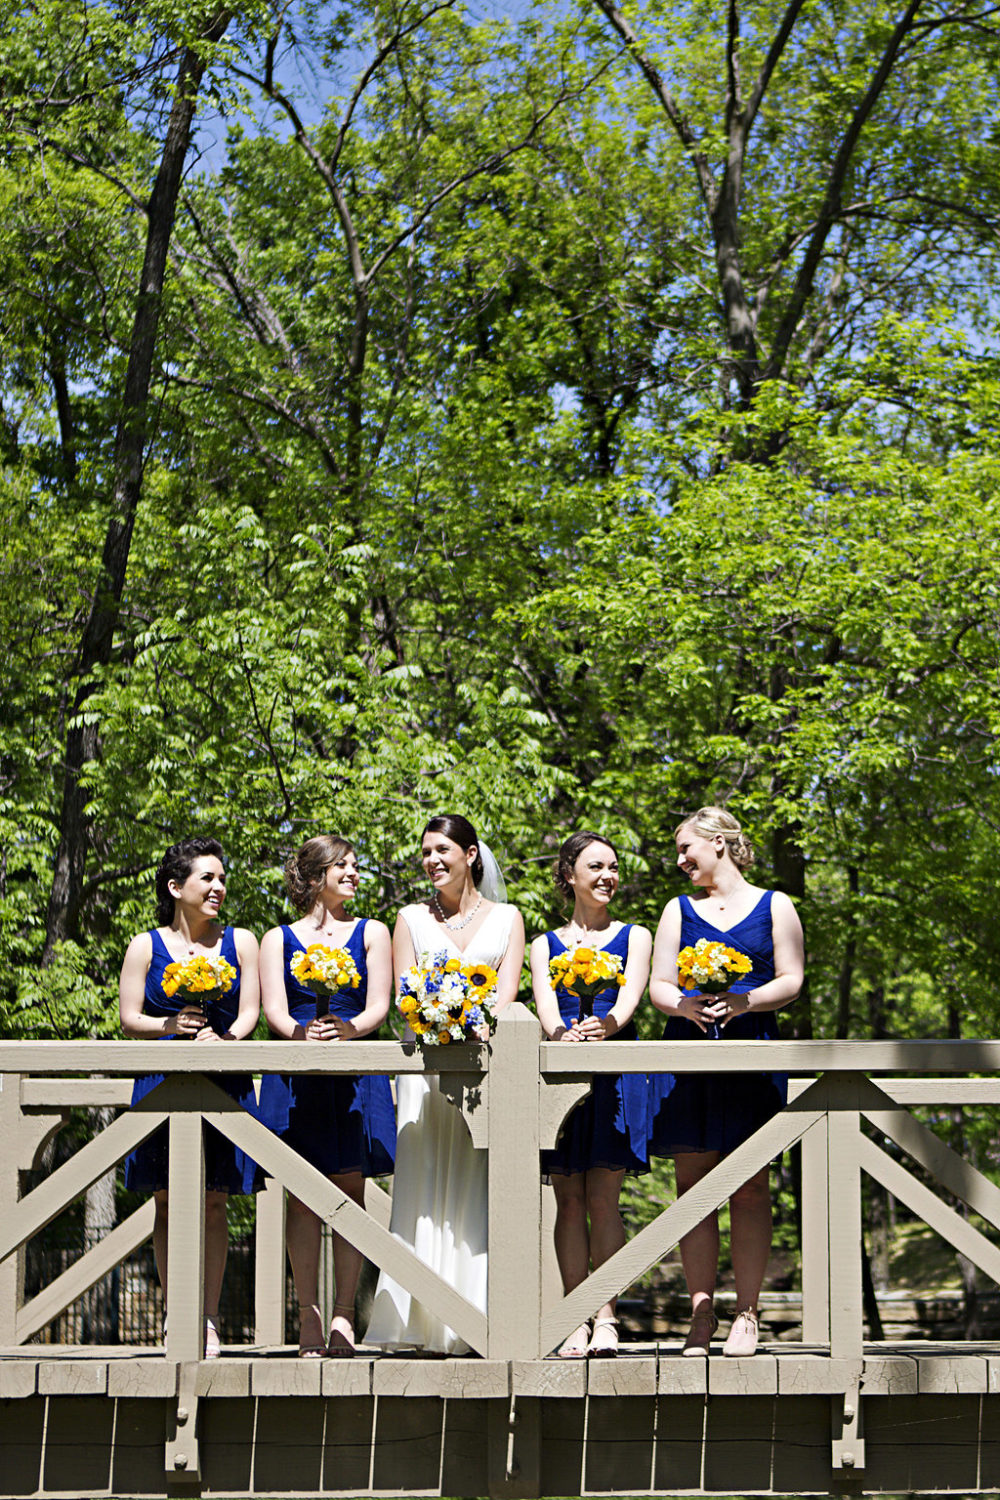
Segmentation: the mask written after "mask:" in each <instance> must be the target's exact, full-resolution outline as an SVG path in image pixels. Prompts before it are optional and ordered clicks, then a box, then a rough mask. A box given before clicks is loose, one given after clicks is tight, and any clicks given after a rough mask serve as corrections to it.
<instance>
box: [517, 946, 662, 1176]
mask: <svg viewBox="0 0 1000 1500" xmlns="http://www.w3.org/2000/svg"><path fill="white" fill-rule="evenodd" d="M631 930H632V928H631V924H629V923H626V924H625V925H624V926H623V927H622V928H621V929H620V930H619V931H618V932H616V933H615V935H614V937H613V938H612V939H611V941H610V942H609V943H605V945H604V948H603V950H602V951H603V952H605V953H614V954H616V955H617V956H618V957H619V958H620V959H621V961H622V968H624V967H625V963H626V960H627V958H628V941H629V933H630V932H631ZM545 936H546V938H547V940H548V945H549V958H550V959H552V958H555V957H556V956H557V955H558V954H560V953H565V952H566V951H567V949H566V944H565V943H564V942H563V941H562V939H561V938H559V937H557V936H556V934H555V933H554V932H547V933H546V934H545ZM617 998H618V985H617V984H611V985H609V986H608V988H607V989H606V990H601V992H600V994H599V995H597V996H596V997H595V999H594V1015H595V1016H601V1017H603V1016H606V1015H607V1014H608V1011H609V1010H610V1009H611V1007H612V1006H613V1005H614V1003H615V1001H616V1000H617ZM556 999H557V1000H558V1002H559V1014H560V1015H561V1016H562V1019H563V1022H564V1024H565V1025H567V1026H568V1025H570V1023H571V1022H573V1021H575V1020H576V1018H577V1016H578V1015H579V1009H580V1001H579V999H578V997H577V996H576V995H572V994H570V992H569V990H565V989H563V988H562V987H561V986H560V987H559V988H558V989H557V990H556ZM619 1039H620V1040H621V1041H623V1042H634V1041H635V1039H636V1029H635V1022H634V1021H630V1022H629V1023H628V1025H627V1026H624V1027H623V1028H622V1029H621V1031H617V1032H616V1033H615V1035H614V1036H613V1037H612V1038H610V1040H612V1041H618V1040H619ZM648 1110H649V1106H648V1092H647V1085H646V1075H645V1073H617V1074H615V1073H595V1074H594V1084H593V1090H592V1092H591V1094H590V1096H589V1098H587V1099H582V1100H581V1101H580V1103H579V1104H578V1105H577V1106H576V1108H575V1109H574V1110H573V1112H572V1113H571V1114H570V1116H569V1117H568V1119H567V1120H566V1122H565V1124H564V1125H563V1128H562V1133H561V1134H560V1136H559V1140H558V1142H557V1143H556V1146H555V1149H554V1150H551V1151H543V1152H542V1153H541V1158H542V1171H543V1172H544V1173H545V1174H546V1175H547V1176H568V1175H569V1174H570V1173H573V1172H586V1171H589V1169H590V1168H591V1167H607V1168H609V1169H610V1170H611V1171H621V1170H622V1169H624V1170H625V1171H627V1172H646V1171H648V1169H649V1161H648V1156H647V1150H646V1143H647V1140H648V1137H649V1112H648Z"/></svg>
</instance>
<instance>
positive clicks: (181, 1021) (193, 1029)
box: [174, 1005, 215, 1042]
mask: <svg viewBox="0 0 1000 1500" xmlns="http://www.w3.org/2000/svg"><path fill="white" fill-rule="evenodd" d="M174 1020H175V1023H176V1027H177V1029H176V1031H175V1032H174V1035H175V1036H180V1037H183V1038H184V1040H185V1041H186V1042H204V1041H212V1040H214V1039H215V1032H214V1031H213V1030H212V1028H211V1026H209V1024H208V1017H207V1016H206V1015H205V1012H204V1011H203V1010H201V1009H200V1008H199V1007H198V1006H197V1005H185V1006H183V1007H182V1008H181V1009H180V1010H179V1011H178V1012H177V1015H176V1016H175V1017H174Z"/></svg>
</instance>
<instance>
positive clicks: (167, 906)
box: [118, 838, 260, 1359]
mask: <svg viewBox="0 0 1000 1500" xmlns="http://www.w3.org/2000/svg"><path fill="white" fill-rule="evenodd" d="M225 895H226V872H225V868H224V866H223V863H222V845H221V844H220V843H219V842H218V841H217V840H216V839H208V838H194V839H185V840H183V841H182V842H181V843H179V844H172V845H171V846H170V848H169V849H168V850H167V852H166V853H165V854H164V856H163V858H162V860H161V861H160V866H159V869H158V870H157V872H156V901H157V905H156V917H157V921H158V923H159V926H157V927H154V928H151V929H150V930H149V931H148V932H140V933H138V934H137V935H136V936H135V937H134V938H133V939H132V941H131V942H130V943H129V945H128V949H127V951H126V954H125V961H124V963H123V964H122V972H121V980H120V983H119V1001H118V1008H119V1013H120V1015H121V1022H122V1030H123V1031H124V1032H125V1035H126V1036H130V1037H139V1038H140V1039H142V1040H144V1041H150V1040H156V1039H158V1038H161V1037H165V1038H168V1039H170V1038H174V1039H182V1040H184V1041H195V1042H205V1041H215V1040H217V1039H218V1038H219V1037H220V1036H222V1037H225V1038H227V1039H229V1040H234V1041H241V1040H243V1039H244V1038H246V1037H248V1036H249V1035H250V1034H251V1032H252V1031H253V1029H254V1027H255V1026H256V1024H257V1017H258V1015H259V1013H260V1004H259V990H258V979H257V939H256V938H255V937H254V935H253V933H252V932H248V931H247V930H246V929H245V928H243V927H224V926H222V924H221V922H220V921H219V912H220V909H221V907H222V903H223V901H224V900H225ZM189 958H223V959H225V960H226V961H227V962H228V963H229V964H231V965H232V967H233V968H234V969H235V970H236V978H235V980H234V981H233V983H232V986H231V988H230V989H229V990H228V991H227V992H226V993H225V994H224V995H222V996H221V997H220V998H219V999H216V1000H213V1001H212V1002H211V1004H210V1005H208V1006H207V1007H206V1006H202V1005H196V1004H193V1003H185V1002H184V1000H183V997H180V996H177V995H174V996H170V995H168V994H167V993H166V992H165V990H164V988H163V976H164V971H165V969H166V968H167V966H168V965H169V964H172V963H182V962H184V960H185V959H189ZM163 1076H164V1075H163V1074H162V1073H150V1074H146V1075H145V1076H144V1077H141V1078H137V1079H136V1081H135V1087H134V1089H133V1092H132V1103H133V1104H135V1103H136V1102H137V1101H138V1100H139V1099H143V1098H145V1096H146V1095H147V1094H148V1093H149V1092H150V1091H151V1090H152V1089H154V1088H155V1087H156V1086H157V1084H159V1083H162V1082H163ZM214 1081H215V1082H216V1083H218V1085H219V1087H220V1088H223V1089H225V1091H226V1093H227V1094H229V1095H231V1097H232V1098H234V1099H237V1100H238V1101H239V1103H240V1104H242V1105H243V1107H244V1109H247V1110H249V1111H250V1112H251V1113H255V1112H256V1105H255V1099H254V1088H253V1080H252V1079H251V1078H250V1077H249V1075H247V1074H243V1073H228V1074H224V1075H220V1076H219V1077H217V1078H216V1079H215V1080H214ZM168 1146H169V1142H168V1132H167V1127H166V1126H162V1127H161V1128H160V1129H159V1130H157V1131H156V1132H155V1133H154V1134H153V1135H152V1136H150V1137H148V1139H147V1140H145V1141H143V1143H142V1144H141V1145H140V1146H137V1147H136V1149H135V1150H134V1151H133V1152H131V1154H130V1155H129V1156H128V1157H127V1158H126V1162H125V1186H126V1187H127V1188H131V1189H133V1190H135V1191H137V1192H145V1193H152V1194H153V1197H154V1200H155V1204H156V1217H155V1220H154V1225H153V1254H154V1256H155V1258H156V1270H157V1274H158V1276H159V1278H160V1285H161V1287H162V1288H163V1294H164V1297H166V1293H167V1215H168V1204H167V1183H168ZM256 1174H257V1169H256V1166H255V1164H254V1162H252V1161H251V1160H250V1159H249V1157H247V1156H245V1155H244V1153H243V1152H242V1151H240V1150H239V1149H238V1148H237V1147H236V1146H234V1145H233V1144H232V1143H231V1142H230V1141H228V1140H226V1139H225V1137H224V1136H222V1135H220V1134H219V1132H218V1131H217V1130H215V1129H213V1128H212V1127H211V1126H209V1127H208V1128H207V1129H206V1131H205V1357H206V1359H214V1358H215V1357H216V1356H217V1355H218V1353H219V1328H218V1316H219V1297H220V1294H221V1292H222V1277H223V1272H224V1271H225V1266H226V1251H227V1248H228V1244H229V1225H228V1221H227V1216H226V1200H227V1195H228V1194H229V1193H249V1192H253V1190H254V1186H255V1179H256Z"/></svg>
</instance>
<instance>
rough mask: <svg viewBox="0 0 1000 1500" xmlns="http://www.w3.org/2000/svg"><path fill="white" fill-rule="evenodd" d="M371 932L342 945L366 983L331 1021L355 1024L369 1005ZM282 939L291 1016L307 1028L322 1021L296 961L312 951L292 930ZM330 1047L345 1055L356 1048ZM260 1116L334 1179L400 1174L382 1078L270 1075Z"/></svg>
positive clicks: (360, 925) (336, 1002)
mask: <svg viewBox="0 0 1000 1500" xmlns="http://www.w3.org/2000/svg"><path fill="white" fill-rule="evenodd" d="M365 926H366V922H365V919H364V918H359V919H358V921H357V922H355V924H354V928H353V931H352V932H351V935H350V937H349V938H348V939H347V942H346V943H344V944H343V946H344V947H345V948H346V949H347V951H348V953H350V955H351V957H352V958H353V960H354V963H355V966H356V968H357V971H358V973H359V974H360V976H361V983H360V984H359V986H358V988H357V989H346V990H338V991H337V992H336V994H334V995H331V997H330V1015H331V1016H341V1017H343V1018H344V1019H345V1020H351V1019H353V1017H355V1016H357V1015H360V1013H361V1012H362V1011H363V1010H364V1008H365V1006H366V1004H367V1000H368V965H367V962H366V959H365ZM281 931H282V935H283V938H284V971H285V994H286V996H287V997H288V1013H289V1015H290V1016H291V1017H292V1019H293V1020H294V1021H297V1022H298V1023H299V1025H301V1026H305V1025H306V1024H307V1022H309V1021H311V1020H313V1019H314V1018H315V1015H316V997H315V995H314V994H313V993H312V991H311V990H307V989H305V988H304V986H303V985H301V984H299V982H298V980H297V979H296V978H295V976H294V975H293V974H292V971H291V962H292V959H293V958H294V957H295V955H296V954H297V953H303V952H305V944H304V943H301V942H300V941H299V939H298V938H297V937H296V936H295V934H294V932H293V931H292V929H291V928H290V927H282V929H281ZM325 1045H326V1046H327V1047H338V1048H339V1047H343V1046H347V1047H350V1045H351V1044H350V1042H329V1043H326V1044H325ZM316 1055H317V1058H320V1057H322V1056H323V1055H324V1053H323V1047H322V1044H321V1045H320V1046H318V1047H317V1051H316ZM337 1055H338V1056H339V1055H340V1053H339V1052H338V1054H337ZM260 1112H261V1116H262V1118H263V1121H264V1124H265V1125H268V1126H269V1127H270V1128H271V1129H272V1130H273V1131H274V1133H275V1134H276V1135H278V1136H280V1137H281V1139H282V1140H283V1141H285V1142H286V1143H287V1144H288V1145H289V1146H292V1147H294V1149H295V1150H296V1151H297V1152H298V1153H299V1155H300V1156H303V1157H304V1158H305V1159H306V1161H308V1162H310V1163H311V1164H312V1166H314V1167H316V1168H318V1170H319V1171H320V1172H322V1173H324V1175H325V1176H327V1177H338V1176H341V1175H344V1174H346V1173H349V1172H360V1173H361V1174H362V1175H363V1176H364V1177H383V1176H385V1175H386V1174H387V1173H389V1172H391V1171H392V1169H393V1164H394V1161H395V1156H396V1114H395V1111H394V1109H393V1105H392V1090H391V1089H390V1087H389V1080H388V1078H386V1077H385V1076H384V1075H382V1074H374V1075H373V1074H363V1075H362V1076H361V1077H358V1078H352V1077H350V1076H348V1075H347V1074H344V1073H340V1074H337V1075H336V1076H330V1075H326V1076H324V1075H323V1074H321V1073H298V1074H288V1075H286V1074H283V1073H265V1074H264V1077H263V1080H262V1082H261V1088H260Z"/></svg>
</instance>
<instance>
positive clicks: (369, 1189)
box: [365, 1177, 392, 1229]
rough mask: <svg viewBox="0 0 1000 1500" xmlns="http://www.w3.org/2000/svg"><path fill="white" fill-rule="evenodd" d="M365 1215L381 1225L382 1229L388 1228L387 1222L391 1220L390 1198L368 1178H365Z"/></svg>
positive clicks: (383, 1189)
mask: <svg viewBox="0 0 1000 1500" xmlns="http://www.w3.org/2000/svg"><path fill="white" fill-rule="evenodd" d="M365 1213H366V1214H369V1215H370V1216H371V1218H373V1219H374V1220H375V1223H376V1224H381V1226H382V1228H383V1229H388V1228H389V1221H390V1220H391V1218H392V1198H391V1197H390V1195H389V1194H388V1193H387V1192H386V1191H385V1188H380V1187H379V1185H378V1183H377V1182H373V1181H372V1179H371V1178H370V1177H366V1178H365Z"/></svg>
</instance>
